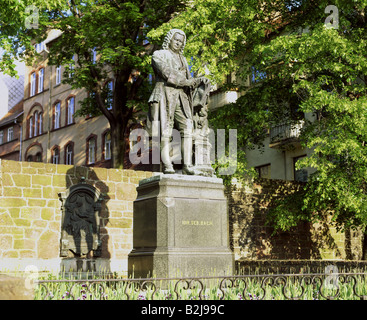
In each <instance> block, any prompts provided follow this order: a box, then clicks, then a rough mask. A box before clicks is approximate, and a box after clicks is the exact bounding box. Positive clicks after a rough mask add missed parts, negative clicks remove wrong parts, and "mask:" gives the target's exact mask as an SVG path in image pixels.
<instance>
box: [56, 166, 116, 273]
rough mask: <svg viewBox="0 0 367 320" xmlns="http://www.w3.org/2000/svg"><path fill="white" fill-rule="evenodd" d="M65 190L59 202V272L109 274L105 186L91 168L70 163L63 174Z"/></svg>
mask: <svg viewBox="0 0 367 320" xmlns="http://www.w3.org/2000/svg"><path fill="white" fill-rule="evenodd" d="M65 177H66V186H67V190H66V191H65V192H63V193H60V194H59V196H60V200H61V202H62V220H61V241H60V256H61V257H62V261H61V268H60V270H61V272H62V273H65V274H66V275H67V274H70V273H72V274H77V275H83V274H84V273H88V274H91V273H98V274H101V273H102V274H109V273H110V272H111V270H110V258H111V253H110V252H109V251H108V241H109V235H108V231H107V229H106V228H105V223H106V221H108V218H109V211H108V206H107V202H108V201H109V197H108V191H109V188H108V186H107V185H106V184H105V183H104V182H103V181H101V180H100V179H99V178H98V176H97V174H96V172H95V170H93V168H88V167H73V168H72V169H69V170H68V171H67V174H66V176H65Z"/></svg>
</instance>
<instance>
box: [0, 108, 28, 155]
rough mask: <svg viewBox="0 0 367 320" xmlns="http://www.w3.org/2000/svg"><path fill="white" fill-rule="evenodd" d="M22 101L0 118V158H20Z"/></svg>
mask: <svg viewBox="0 0 367 320" xmlns="http://www.w3.org/2000/svg"><path fill="white" fill-rule="evenodd" d="M22 123H23V101H20V102H19V103H17V104H16V105H15V106H14V107H13V108H11V109H10V110H9V112H8V113H7V114H6V115H5V116H4V117H2V118H1V120H0V159H4V160H15V161H19V160H21V148H22V138H21V137H22Z"/></svg>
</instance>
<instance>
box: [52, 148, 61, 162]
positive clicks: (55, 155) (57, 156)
mask: <svg viewBox="0 0 367 320" xmlns="http://www.w3.org/2000/svg"><path fill="white" fill-rule="evenodd" d="M52 163H53V164H59V163H60V148H59V147H58V146H55V147H54V148H53V149H52Z"/></svg>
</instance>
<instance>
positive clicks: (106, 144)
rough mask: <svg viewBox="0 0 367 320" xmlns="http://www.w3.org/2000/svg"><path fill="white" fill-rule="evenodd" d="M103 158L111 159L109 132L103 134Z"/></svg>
mask: <svg viewBox="0 0 367 320" xmlns="http://www.w3.org/2000/svg"><path fill="white" fill-rule="evenodd" d="M103 152H104V159H105V160H110V159H111V133H110V132H107V133H106V134H105V135H104V150H103Z"/></svg>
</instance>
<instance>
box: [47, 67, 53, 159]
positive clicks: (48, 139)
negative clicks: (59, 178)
mask: <svg viewBox="0 0 367 320" xmlns="http://www.w3.org/2000/svg"><path fill="white" fill-rule="evenodd" d="M49 68H50V80H49V83H48V86H49V92H50V95H49V99H48V110H47V113H48V114H47V120H48V124H47V150H46V163H47V162H48V154H49V151H50V150H51V146H50V144H51V134H50V125H51V121H50V115H51V119H52V108H51V104H52V101H51V99H52V69H53V68H52V66H49ZM51 162H52V161H51Z"/></svg>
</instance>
